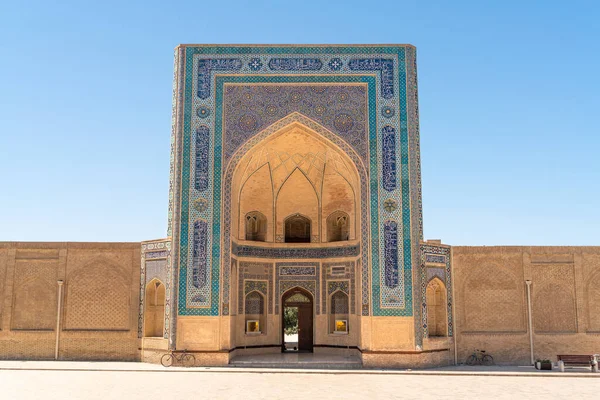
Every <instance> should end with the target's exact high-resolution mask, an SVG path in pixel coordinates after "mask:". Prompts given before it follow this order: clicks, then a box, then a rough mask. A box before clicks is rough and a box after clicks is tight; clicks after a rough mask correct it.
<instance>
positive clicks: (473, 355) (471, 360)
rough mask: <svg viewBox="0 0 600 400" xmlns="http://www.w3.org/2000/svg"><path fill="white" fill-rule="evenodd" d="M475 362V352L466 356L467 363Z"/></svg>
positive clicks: (473, 363) (472, 363)
mask: <svg viewBox="0 0 600 400" xmlns="http://www.w3.org/2000/svg"><path fill="white" fill-rule="evenodd" d="M476 363H477V357H476V356H475V354H471V355H470V356H469V357H467V365H475V364H476Z"/></svg>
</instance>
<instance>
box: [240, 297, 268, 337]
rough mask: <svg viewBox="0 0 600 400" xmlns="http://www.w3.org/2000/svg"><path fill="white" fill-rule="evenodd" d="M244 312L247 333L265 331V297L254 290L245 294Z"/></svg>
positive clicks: (253, 333)
mask: <svg viewBox="0 0 600 400" xmlns="http://www.w3.org/2000/svg"><path fill="white" fill-rule="evenodd" d="M244 314H245V325H246V334H247V335H259V334H262V333H265V330H266V326H267V325H266V316H265V298H264V296H263V295H262V294H261V293H260V292H258V291H256V290H254V291H252V292H250V293H248V294H247V295H246V298H245V299H244Z"/></svg>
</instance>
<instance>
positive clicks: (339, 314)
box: [329, 289, 350, 333]
mask: <svg viewBox="0 0 600 400" xmlns="http://www.w3.org/2000/svg"><path fill="white" fill-rule="evenodd" d="M349 316H350V299H349V297H348V294H346V293H345V292H343V291H342V290H340V289H338V290H336V291H335V292H333V293H332V294H331V295H330V296H329V332H330V333H348V319H349Z"/></svg>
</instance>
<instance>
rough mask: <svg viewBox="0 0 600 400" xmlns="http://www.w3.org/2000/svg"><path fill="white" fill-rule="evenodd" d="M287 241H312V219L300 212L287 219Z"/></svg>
mask: <svg viewBox="0 0 600 400" xmlns="http://www.w3.org/2000/svg"><path fill="white" fill-rule="evenodd" d="M285 242H286V243H310V219H308V218H306V217H303V216H302V215H300V214H296V215H292V216H290V217H287V218H286V219H285Z"/></svg>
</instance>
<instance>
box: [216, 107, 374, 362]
mask: <svg viewBox="0 0 600 400" xmlns="http://www.w3.org/2000/svg"><path fill="white" fill-rule="evenodd" d="M285 119H288V120H289V123H287V124H283V125H282V124H279V123H278V124H275V125H276V126H278V129H271V128H268V129H266V130H265V131H264V132H262V133H261V134H258V135H257V138H255V139H253V142H252V146H250V145H245V146H242V148H241V149H240V151H244V153H243V154H235V155H234V157H233V158H232V159H233V160H234V162H232V163H231V164H230V165H228V168H227V170H226V171H227V172H226V175H225V191H224V195H225V196H226V197H225V198H224V203H225V206H224V209H223V213H224V215H225V219H224V220H225V221H230V223H229V224H227V225H226V226H225V227H224V229H225V230H226V231H227V236H226V237H227V238H228V239H226V243H225V246H224V250H227V251H228V252H227V253H225V254H223V259H224V260H231V271H232V272H231V276H232V284H233V287H234V288H235V290H233V291H232V292H231V296H232V303H233V304H234V307H236V305H238V306H237V307H236V308H237V309H238V312H239V310H240V309H242V307H239V305H240V304H242V303H243V302H244V296H245V295H246V294H247V293H250V292H251V291H252V290H258V291H260V293H262V294H263V296H264V298H265V299H268V305H267V306H266V307H265V316H264V318H262V317H260V318H259V317H256V318H254V317H253V320H252V321H256V322H253V324H254V326H255V327H256V326H257V324H258V326H260V328H256V329H255V330H254V331H252V332H251V331H249V329H248V327H247V323H248V321H247V319H248V318H246V317H247V316H244V315H239V314H238V316H237V317H234V327H235V330H236V348H238V349H239V348H242V347H245V348H248V347H251V348H253V351H254V352H256V351H258V350H256V348H257V347H262V348H265V349H268V348H274V347H275V346H277V347H280V348H281V349H283V350H284V351H290V350H291V351H312V350H313V346H314V345H316V346H319V347H321V350H322V349H323V348H328V346H329V347H331V348H334V347H339V346H347V345H351V346H353V347H355V346H357V345H358V339H359V338H358V332H359V331H360V329H359V318H360V317H359V313H360V307H356V302H357V300H358V299H357V296H356V293H358V292H359V290H360V288H359V287H357V282H359V280H358V279H357V278H358V277H359V276H360V274H361V271H362V265H363V264H362V263H361V261H362V259H363V258H364V257H365V255H364V253H363V252H364V251H365V250H364V249H363V243H365V242H366V237H367V236H366V235H368V230H366V229H361V227H363V226H364V225H363V224H365V222H364V221H366V220H367V218H368V216H367V206H366V204H365V201H364V196H365V195H364V193H366V191H367V188H366V174H365V172H364V171H365V170H364V166H363V165H362V162H361V161H360V160H359V159H358V157H357V156H356V154H352V153H351V152H352V151H353V150H351V148H350V146H348V145H347V144H346V145H344V146H338V144H337V143H335V142H334V140H331V139H335V140H337V141H338V142H340V143H341V144H343V141H341V140H340V139H339V138H337V139H336V138H335V135H333V134H332V133H331V132H329V131H327V130H326V129H325V128H323V127H322V126H320V125H318V124H317V123H315V122H314V121H312V120H310V119H308V118H306V117H304V116H302V115H300V114H297V113H294V115H291V116H288V117H286V118H284V120H285ZM301 121H302V122H301ZM342 147H344V148H345V149H344V150H343V149H342ZM348 153H350V154H348ZM351 156H352V157H351ZM235 160H239V162H235ZM228 205H230V207H229V208H228ZM367 226H368V225H367ZM229 250H230V251H229ZM226 262H228V261H226ZM226 265H227V264H226ZM339 288H344V291H345V292H346V293H348V294H351V296H352V299H351V301H350V302H349V304H351V307H350V309H349V312H348V315H347V317H346V319H345V320H346V321H347V323H348V325H349V326H350V331H348V330H345V331H344V332H342V333H340V332H334V331H332V330H331V329H330V328H331V326H330V325H331V323H330V320H331V318H330V313H331V312H330V311H331V307H329V300H328V299H329V298H330V295H331V294H332V293H333V292H334V291H335V290H337V289H339ZM290 299H291V300H290ZM301 299H304V301H301ZM265 301H266V300H265ZM288 301H291V303H289V304H288V303H287V302H288ZM290 304H291V305H290ZM286 307H287V308H289V307H291V308H294V309H295V310H296V311H297V318H298V328H299V331H298V332H297V334H298V338H297V341H296V342H294V344H291V345H290V346H288V345H287V344H288V343H286V338H285V332H284V315H285V310H286ZM348 332H352V334H348ZM294 333H295V332H294ZM288 342H290V340H289V339H288Z"/></svg>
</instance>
